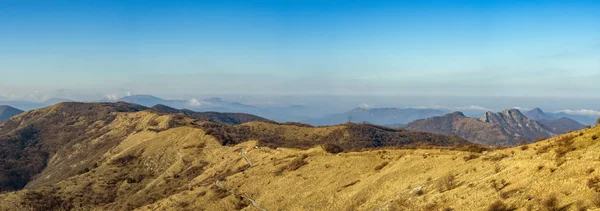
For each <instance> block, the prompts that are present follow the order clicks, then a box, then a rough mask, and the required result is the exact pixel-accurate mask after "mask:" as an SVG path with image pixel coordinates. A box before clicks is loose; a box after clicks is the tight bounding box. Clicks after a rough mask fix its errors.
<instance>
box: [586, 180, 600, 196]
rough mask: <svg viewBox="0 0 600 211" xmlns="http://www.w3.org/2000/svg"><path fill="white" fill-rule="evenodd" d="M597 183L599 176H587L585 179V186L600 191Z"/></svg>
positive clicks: (599, 181)
mask: <svg viewBox="0 0 600 211" xmlns="http://www.w3.org/2000/svg"><path fill="white" fill-rule="evenodd" d="M598 183H600V177H599V176H595V177H592V178H589V179H588V181H587V187H588V188H590V189H592V190H594V191H596V192H600V185H598Z"/></svg>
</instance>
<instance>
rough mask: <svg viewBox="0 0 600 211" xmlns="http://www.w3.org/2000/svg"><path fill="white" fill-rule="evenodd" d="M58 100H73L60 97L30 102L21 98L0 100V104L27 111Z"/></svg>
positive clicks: (58, 101)
mask: <svg viewBox="0 0 600 211" xmlns="http://www.w3.org/2000/svg"><path fill="white" fill-rule="evenodd" d="M60 102H73V101H72V100H69V99H62V98H51V99H48V100H46V101H44V102H31V101H21V100H9V101H0V105H8V106H11V107H14V108H17V109H19V110H23V111H29V110H33V109H38V108H43V107H46V106H51V105H54V104H56V103H60Z"/></svg>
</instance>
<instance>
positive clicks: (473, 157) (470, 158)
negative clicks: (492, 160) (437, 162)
mask: <svg viewBox="0 0 600 211" xmlns="http://www.w3.org/2000/svg"><path fill="white" fill-rule="evenodd" d="M480 156H481V155H478V154H469V155H467V156H465V157H463V160H465V161H469V160H473V159H477V158H479V157H480Z"/></svg>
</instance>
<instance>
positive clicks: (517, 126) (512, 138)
mask: <svg viewBox="0 0 600 211" xmlns="http://www.w3.org/2000/svg"><path fill="white" fill-rule="evenodd" d="M405 128H406V129H408V130H416V131H423V132H432V133H438V134H445V135H458V136H459V137H461V138H464V139H466V140H468V141H470V142H473V143H478V144H483V145H504V146H509V145H517V144H520V143H521V142H524V141H527V142H530V141H533V140H535V139H537V138H540V137H543V138H549V137H552V136H554V135H555V133H553V130H552V129H550V128H548V127H546V126H545V125H543V124H541V123H540V122H537V121H535V120H531V119H528V118H527V117H526V116H525V115H523V114H522V113H521V112H520V111H519V110H516V109H510V110H504V111H502V112H499V113H494V112H491V111H489V112H486V113H485V114H484V115H483V116H482V117H481V118H480V119H476V118H470V117H466V116H465V115H464V114H462V113H461V112H454V113H451V114H447V115H444V116H438V117H431V118H427V119H422V120H416V121H413V122H411V123H409V124H408V125H406V127H405Z"/></svg>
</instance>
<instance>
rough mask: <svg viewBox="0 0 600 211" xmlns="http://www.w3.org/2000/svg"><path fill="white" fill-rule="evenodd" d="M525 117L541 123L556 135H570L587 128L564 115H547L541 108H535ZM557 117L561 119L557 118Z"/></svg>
mask: <svg viewBox="0 0 600 211" xmlns="http://www.w3.org/2000/svg"><path fill="white" fill-rule="evenodd" d="M525 116H527V118H529V119H533V120H536V121H539V122H540V123H542V124H543V125H545V126H546V127H547V128H549V129H551V131H552V133H554V134H563V133H568V132H571V131H574V130H581V129H583V128H584V127H585V125H583V124H581V123H579V122H578V121H575V120H573V119H571V118H568V117H566V116H564V115H562V116H561V115H556V114H553V113H545V112H544V111H542V109H540V108H535V109H532V110H531V111H528V112H526V113H525ZM555 116H560V117H559V118H556V117H555Z"/></svg>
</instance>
